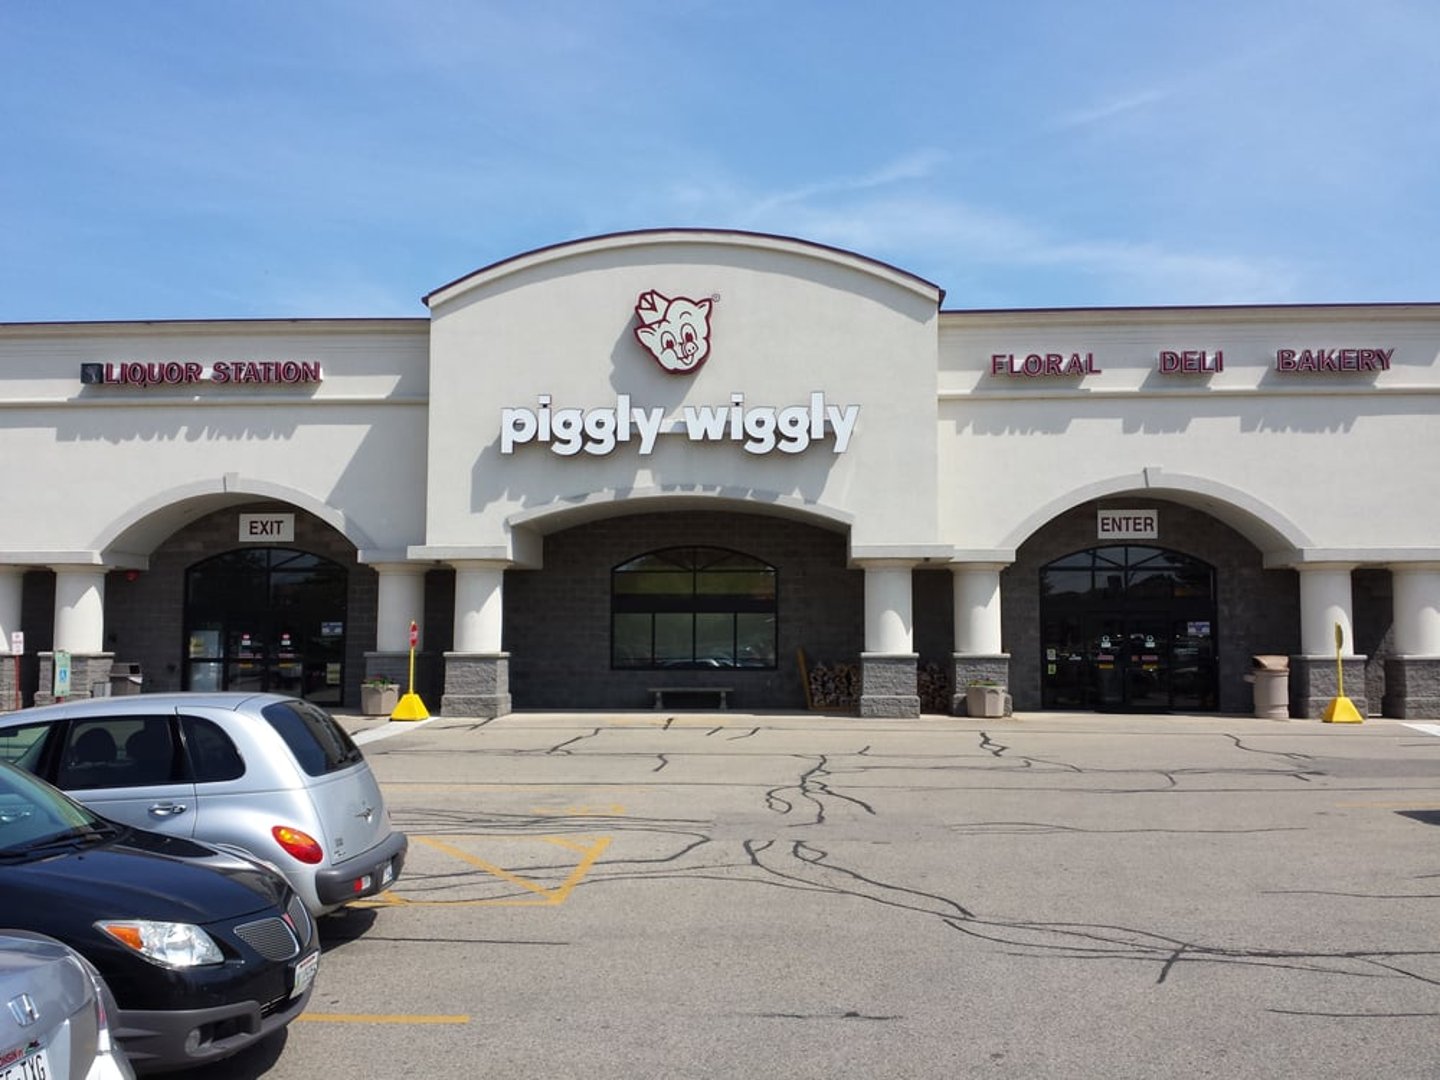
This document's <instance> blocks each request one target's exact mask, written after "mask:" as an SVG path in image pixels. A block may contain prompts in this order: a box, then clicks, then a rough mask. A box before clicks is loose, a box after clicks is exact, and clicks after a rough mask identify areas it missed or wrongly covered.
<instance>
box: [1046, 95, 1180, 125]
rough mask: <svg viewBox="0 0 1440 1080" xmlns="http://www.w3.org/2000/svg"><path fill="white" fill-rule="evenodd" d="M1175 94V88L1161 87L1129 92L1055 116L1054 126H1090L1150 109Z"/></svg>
mask: <svg viewBox="0 0 1440 1080" xmlns="http://www.w3.org/2000/svg"><path fill="white" fill-rule="evenodd" d="M1173 96H1174V91H1173V90H1169V89H1161V88H1159V87H1156V88H1155V89H1152V90H1141V91H1140V92H1138V93H1134V94H1129V95H1127V96H1125V97H1119V98H1112V99H1110V100H1109V101H1105V102H1101V103H1100V104H1098V105H1093V106H1090V107H1089V108H1084V109H1075V110H1073V111H1070V112H1065V113H1061V114H1060V115H1059V116H1057V117H1056V118H1055V121H1054V126H1055V127H1059V128H1079V127H1089V126H1091V125H1093V124H1099V123H1102V122H1104V121H1107V120H1113V119H1115V118H1116V117H1118V116H1123V115H1125V114H1127V113H1133V112H1136V111H1138V110H1141V109H1148V108H1149V107H1150V106H1152V105H1155V104H1158V103H1159V102H1162V101H1165V100H1166V99H1168V98H1170V97H1173Z"/></svg>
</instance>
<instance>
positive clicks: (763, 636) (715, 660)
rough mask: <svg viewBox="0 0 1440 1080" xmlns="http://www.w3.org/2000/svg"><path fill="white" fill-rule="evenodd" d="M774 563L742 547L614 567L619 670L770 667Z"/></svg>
mask: <svg viewBox="0 0 1440 1080" xmlns="http://www.w3.org/2000/svg"><path fill="white" fill-rule="evenodd" d="M776 595H777V590H776V574H775V568H774V567H773V566H770V565H769V564H767V563H764V562H762V561H761V560H759V559H756V558H753V557H752V556H749V555H745V554H743V553H741V552H736V551H727V550H725V549H722V548H708V547H685V548H669V549H666V550H664V551H659V552H649V553H647V554H645V555H641V556H638V557H636V558H634V559H631V560H629V561H628V562H625V563H622V564H620V565H619V566H617V567H616V568H615V569H614V570H613V571H612V573H611V663H612V664H613V665H614V666H615V667H617V668H646V667H668V668H673V667H695V668H701V667H735V666H744V667H771V668H773V667H774V666H775V656H776V645H775V635H776V621H775V613H776Z"/></svg>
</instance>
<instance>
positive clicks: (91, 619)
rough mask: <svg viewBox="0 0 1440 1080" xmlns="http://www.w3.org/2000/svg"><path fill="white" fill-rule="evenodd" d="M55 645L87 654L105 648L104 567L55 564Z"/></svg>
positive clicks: (102, 650)
mask: <svg viewBox="0 0 1440 1080" xmlns="http://www.w3.org/2000/svg"><path fill="white" fill-rule="evenodd" d="M53 569H54V571H55V648H57V649H61V650H63V651H65V652H68V653H76V654H79V655H82V656H83V655H87V654H94V653H102V652H104V651H105V568H104V567H101V566H56V567H53Z"/></svg>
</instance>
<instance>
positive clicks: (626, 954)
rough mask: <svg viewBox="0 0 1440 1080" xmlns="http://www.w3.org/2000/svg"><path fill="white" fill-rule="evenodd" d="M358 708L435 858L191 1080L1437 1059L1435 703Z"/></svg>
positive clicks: (366, 913)
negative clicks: (917, 714) (407, 719)
mask: <svg viewBox="0 0 1440 1080" xmlns="http://www.w3.org/2000/svg"><path fill="white" fill-rule="evenodd" d="M346 725H347V727H349V728H351V729H352V730H356V731H362V734H361V738H362V739H364V740H367V741H366V742H365V744H364V746H365V751H366V754H367V757H368V758H369V759H370V761H371V763H372V765H373V767H374V769H375V771H376V773H377V775H378V776H379V778H380V780H381V782H382V785H383V787H384V790H385V793H386V797H387V799H388V801H389V804H390V808H391V812H392V814H393V816H394V818H395V820H396V822H397V824H398V825H400V827H402V828H403V829H404V830H405V831H406V832H407V833H408V834H409V835H410V839H411V848H410V858H409V862H408V864H407V867H406V872H405V874H404V876H403V878H402V879H401V881H400V882H399V883H398V885H397V886H396V887H395V889H394V890H393V891H392V892H391V893H389V894H387V895H386V897H385V898H384V899H383V902H380V903H376V904H373V905H371V906H368V907H364V908H359V909H355V910H352V911H349V912H347V913H346V914H343V915H340V916H332V917H329V918H327V919H325V920H323V921H322V937H323V940H324V944H325V954H324V958H323V963H322V966H321V970H320V976H319V983H318V989H317V990H316V993H315V995H314V997H313V998H312V1000H311V1002H310V1006H309V1010H308V1011H307V1013H306V1014H305V1015H304V1016H303V1017H302V1018H301V1019H300V1020H299V1021H297V1022H296V1023H295V1024H293V1025H292V1026H291V1027H290V1028H289V1030H288V1031H287V1032H286V1033H285V1036H284V1037H283V1038H280V1039H275V1040H272V1041H271V1042H270V1043H269V1044H267V1045H264V1046H262V1047H260V1048H258V1049H256V1050H253V1051H251V1052H249V1053H247V1054H245V1055H242V1056H241V1057H239V1058H236V1059H234V1060H232V1061H231V1062H228V1063H223V1064H221V1065H219V1066H215V1067H212V1068H210V1069H208V1070H197V1071H196V1072H194V1073H193V1074H188V1075H193V1076H195V1077H208V1078H212V1080H218V1078H221V1077H230V1078H242V1077H257V1076H267V1077H274V1078H277V1080H278V1078H292V1077H293V1078H302V1077H303V1078H307V1080H308V1078H313V1077H317V1076H366V1075H368V1076H375V1075H379V1076H415V1077H427V1078H429V1077H477V1076H487V1077H488V1076H506V1077H546V1078H560V1077H586V1078H590V1080H602V1078H611V1077H614V1078H620V1077H625V1078H637V1077H666V1078H673V1077H762V1076H785V1077H837V1076H843V1077H962V1076H964V1077H968V1076H987V1077H988V1076H994V1077H1170V1076H1176V1077H1178V1076H1185V1077H1227V1078H1232V1077H1277V1076H1285V1077H1346V1078H1353V1077H1357V1076H1363V1075H1366V1074H1374V1075H1384V1076H1386V1077H1387V1078H1396V1077H1437V1076H1440V1023H1437V1019H1440V941H1437V930H1440V828H1437V826H1440V725H1424V724H1417V725H1413V726H1412V725H1406V724H1402V723H1400V722H1398V721H1391V720H1370V721H1367V722H1366V723H1364V724H1362V725H1326V724H1321V723H1316V722H1309V721H1288V722H1277V721H1266V720H1255V719H1250V718H1245V717H1232V716H1225V717H1176V716H1166V717H1143V716H1099V715H1088V714H1087V715H1064V714H1048V713H1047V714H1031V715H1026V716H1022V717H1017V718H1006V719H1003V720H979V719H976V720H969V719H957V718H947V717H924V718H922V719H920V720H914V721H895V720H860V719H856V718H853V717H843V716H825V715H816V714H784V715H754V714H745V713H738V712H730V713H704V714H701V713H686V712H654V713H626V714H598V713H597V714H565V715H557V714H516V715H512V716H508V717H503V718H501V719H498V720H493V721H488V722H486V721H467V720H456V719H445V718H437V719H433V720H430V721H424V722H421V723H419V724H410V725H392V724H380V723H377V722H373V721H360V720H358V719H354V718H346Z"/></svg>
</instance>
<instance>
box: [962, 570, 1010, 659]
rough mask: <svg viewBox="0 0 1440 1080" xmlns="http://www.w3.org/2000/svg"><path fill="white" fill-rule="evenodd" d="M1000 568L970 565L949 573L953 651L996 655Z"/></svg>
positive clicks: (998, 630)
mask: <svg viewBox="0 0 1440 1080" xmlns="http://www.w3.org/2000/svg"><path fill="white" fill-rule="evenodd" d="M1000 570H1001V567H1000V566H986V565H979V564H972V565H969V566H957V567H955V568H954V570H952V571H951V575H952V581H953V584H954V589H955V652H956V653H960V654H964V655H968V656H999V655H1000V654H1001V653H1002V651H1003V650H1002V649H1001V635H1000Z"/></svg>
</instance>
